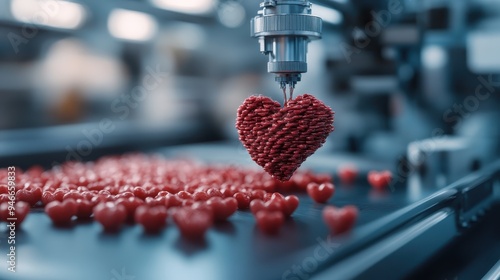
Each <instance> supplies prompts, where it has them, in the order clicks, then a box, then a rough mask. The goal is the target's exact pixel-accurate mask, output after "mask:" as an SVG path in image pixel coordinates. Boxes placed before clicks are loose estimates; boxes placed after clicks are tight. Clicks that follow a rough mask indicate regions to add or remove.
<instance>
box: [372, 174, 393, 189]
mask: <svg viewBox="0 0 500 280" xmlns="http://www.w3.org/2000/svg"><path fill="white" fill-rule="evenodd" d="M367 177H368V183H369V184H370V185H371V186H372V187H373V188H374V189H376V190H379V191H381V190H385V189H386V188H387V187H388V186H389V184H390V183H391V180H392V173H391V172H390V171H382V172H377V171H370V172H368V176H367Z"/></svg>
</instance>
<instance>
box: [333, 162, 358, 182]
mask: <svg viewBox="0 0 500 280" xmlns="http://www.w3.org/2000/svg"><path fill="white" fill-rule="evenodd" d="M338 175H339V178H340V180H341V181H342V183H344V184H352V183H354V182H355V181H356V177H357V176H358V169H357V168H356V167H355V166H354V165H345V166H341V167H340V168H339V169H338Z"/></svg>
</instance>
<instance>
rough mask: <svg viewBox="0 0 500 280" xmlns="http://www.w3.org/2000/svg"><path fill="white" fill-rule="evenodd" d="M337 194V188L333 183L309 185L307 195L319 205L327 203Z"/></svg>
mask: <svg viewBox="0 0 500 280" xmlns="http://www.w3.org/2000/svg"><path fill="white" fill-rule="evenodd" d="M334 193H335V186H334V185H333V184H332V183H322V184H319V185H318V184H317V183H314V182H313V183H309V184H308V185H307V194H309V196H310V197H311V198H312V199H313V200H314V201H316V202H318V203H325V202H327V201H328V199H330V197H332V195H333V194H334Z"/></svg>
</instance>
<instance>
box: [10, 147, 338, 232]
mask: <svg viewBox="0 0 500 280" xmlns="http://www.w3.org/2000/svg"><path fill="white" fill-rule="evenodd" d="M6 181H7V170H6V169H0V202H7V201H8V198H9V197H8V194H7V190H8V189H7V186H6V185H3V183H5V182H6ZM330 181H331V177H330V176H329V175H325V174H313V173H311V172H308V171H300V172H297V173H296V174H295V176H294V177H293V178H292V180H290V181H288V182H280V181H278V180H275V179H274V178H272V177H271V176H270V175H269V174H267V173H265V172H263V171H259V170H254V169H249V168H239V167H234V166H214V165H206V164H202V163H198V162H193V161H188V160H169V159H165V158H162V157H159V156H149V155H143V154H129V155H123V156H109V157H104V158H101V159H99V160H97V161H95V162H88V163H80V162H67V163H64V164H62V165H61V166H57V167H54V168H52V169H50V170H43V169H42V168H41V167H32V168H30V169H29V170H27V171H25V172H22V171H21V170H20V169H19V168H18V169H16V200H17V201H19V202H18V204H19V203H20V202H21V201H24V202H26V203H27V204H29V205H30V206H31V207H38V206H44V207H45V212H46V214H47V215H48V216H49V217H50V218H51V220H52V221H53V223H54V224H57V225H63V224H68V223H71V221H72V220H73V219H74V217H77V218H78V219H88V218H92V217H93V218H94V219H95V220H96V221H98V222H99V223H101V224H102V225H103V227H104V229H105V230H106V231H117V230H119V229H120V227H121V226H122V224H124V223H125V222H126V221H129V222H134V221H135V222H137V223H139V224H141V225H142V226H143V227H144V229H145V231H147V232H158V231H160V230H161V229H162V228H163V227H165V226H166V224H167V220H168V217H172V219H173V221H174V222H175V223H176V224H177V226H178V228H179V230H180V231H181V232H182V234H183V235H184V236H187V237H200V236H203V235H204V233H205V231H206V230H207V229H208V228H209V227H210V226H211V225H212V224H213V223H215V222H218V221H224V220H226V219H227V218H229V217H230V216H231V215H232V214H233V213H234V212H235V211H236V210H237V209H248V208H249V206H250V203H251V202H252V201H254V200H259V201H261V202H262V203H267V202H269V201H272V202H270V203H269V204H271V203H273V204H276V205H279V206H280V207H282V208H281V210H280V211H282V213H283V215H284V216H289V215H291V213H292V212H293V210H295V208H296V207H295V208H294V209H293V210H291V206H290V205H292V204H294V202H292V203H290V202H287V201H288V200H290V198H285V197H283V196H282V195H281V194H279V193H278V191H291V190H302V191H305V189H306V187H307V184H309V183H310V182H316V183H323V182H330ZM292 200H294V198H292ZM297 202H298V199H297ZM27 204H26V205H27ZM297 204H298V203H297ZM0 209H1V208H0ZM273 209H274V208H273ZM274 210H276V209H274Z"/></svg>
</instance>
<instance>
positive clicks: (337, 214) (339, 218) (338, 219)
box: [323, 205, 358, 234]
mask: <svg viewBox="0 0 500 280" xmlns="http://www.w3.org/2000/svg"><path fill="white" fill-rule="evenodd" d="M357 217H358V208H356V206H353V205H348V206H344V207H342V208H337V207H335V206H326V207H325V208H324V209H323V221H324V222H325V224H326V225H327V226H328V228H329V229H330V231H331V232H332V233H335V234H338V233H343V232H346V231H348V230H350V229H351V228H352V227H353V226H354V224H355V223H356V219H357Z"/></svg>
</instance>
